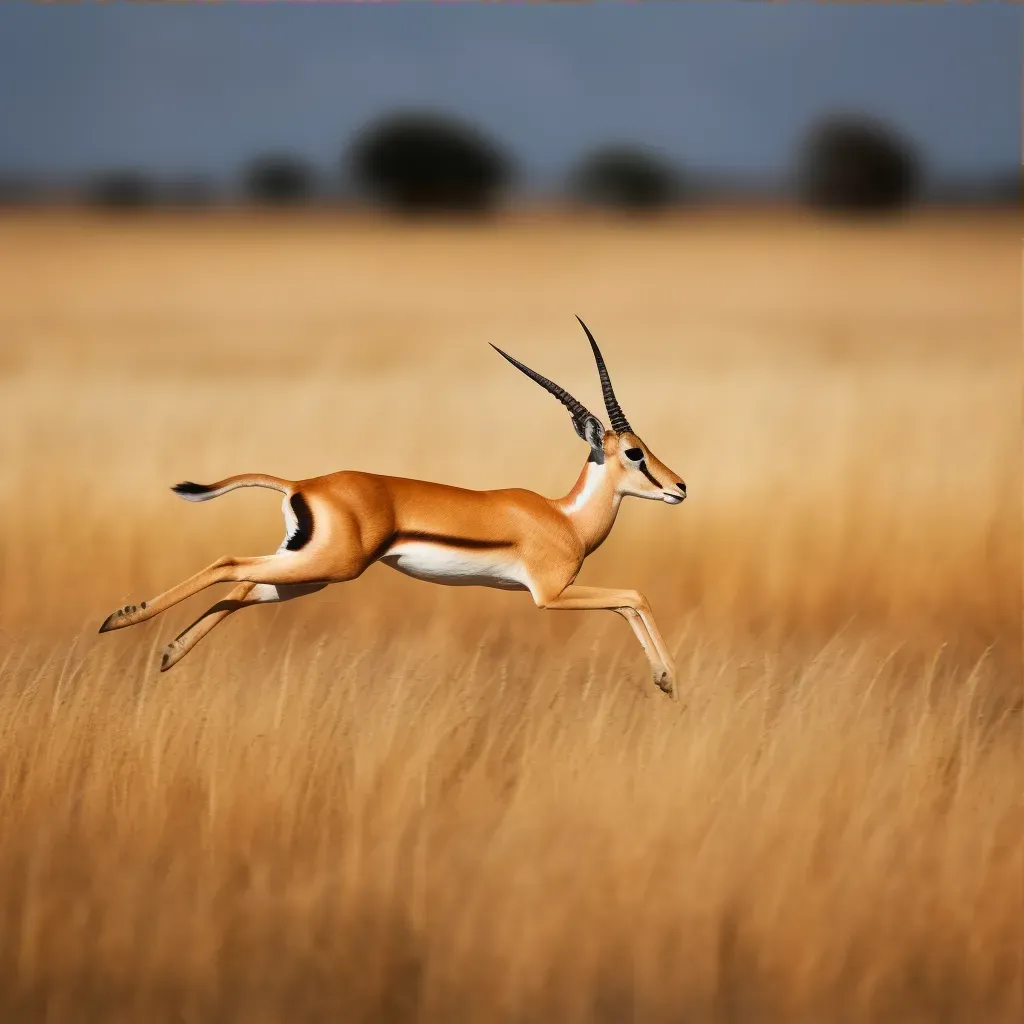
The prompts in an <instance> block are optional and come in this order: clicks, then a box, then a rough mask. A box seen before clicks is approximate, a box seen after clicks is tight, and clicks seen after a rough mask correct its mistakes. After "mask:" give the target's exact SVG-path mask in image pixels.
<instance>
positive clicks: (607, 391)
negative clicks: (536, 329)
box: [576, 317, 633, 434]
mask: <svg viewBox="0 0 1024 1024" xmlns="http://www.w3.org/2000/svg"><path fill="white" fill-rule="evenodd" d="M576 319H577V320H580V318H579V317H576ZM580 327H582V328H583V330H584V331H586V332H587V340H588V341H589V342H590V347H591V348H592V349H593V350H594V361H595V362H596V363H597V372H598V374H599V375H600V377H601V394H603V395H604V407H605V409H607V410H608V419H609V421H610V423H611V427H612V430H614V431H615V433H616V434H625V433H630V434H631V433H632V432H633V430H632V428H631V427H630V425H629V420H627V419H626V415H625V413H624V412H623V411H622V409H621V408H620V406H619V402H618V399H617V398H616V397H615V392H614V390H613V389H612V382H611V378H610V377H609V376H608V367H606V366H605V365H604V357H603V356H602V355H601V350H600V349H599V348H598V347H597V342H596V341H594V336H593V335H592V334H591V333H590V328H589V327H587V325H586V324H585V323H584V322H583V321H582V320H580Z"/></svg>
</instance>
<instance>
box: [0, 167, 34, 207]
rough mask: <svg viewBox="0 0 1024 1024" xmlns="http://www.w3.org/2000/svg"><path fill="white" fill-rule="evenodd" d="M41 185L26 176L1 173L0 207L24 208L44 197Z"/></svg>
mask: <svg viewBox="0 0 1024 1024" xmlns="http://www.w3.org/2000/svg"><path fill="white" fill-rule="evenodd" d="M43 192H44V190H43V188H42V187H41V185H40V183H38V182H36V181H34V180H33V179H32V178H31V177H29V176H28V175H25V174H12V173H5V172H0V206H22V205H26V204H28V203H33V202H36V201H37V200H39V199H40V198H41V197H42V195H43Z"/></svg>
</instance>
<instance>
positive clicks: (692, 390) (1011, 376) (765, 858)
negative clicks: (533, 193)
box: [0, 214, 1024, 1022]
mask: <svg viewBox="0 0 1024 1024" xmlns="http://www.w3.org/2000/svg"><path fill="white" fill-rule="evenodd" d="M1017 231H1018V228H1017V225H1016V224H1015V223H1014V222H1013V221H1011V220H1009V219H998V218H989V219H983V218H981V217H970V218H955V217H945V218H938V217H930V218H929V217H923V218H918V219H915V220H912V221H910V222H909V223H905V222H899V223H893V224H890V225H887V226H883V227H879V228H875V229H871V230H869V229H865V228H854V227H844V226H838V225H833V226H827V227H826V226H822V225H815V224H811V223H805V222H803V221H801V220H800V219H799V218H796V217H790V216H781V215H771V216H768V215H763V216H758V217H749V218H744V217H741V216H738V215H736V216H733V215H728V214H716V215H710V214H701V215H695V216H694V217H693V218H692V219H688V220H682V221H678V222H666V223H661V224H653V225H620V224H615V223H610V222H609V223H603V222H579V223H571V224H570V223H559V222H557V221H550V222H545V221H534V222H528V221H525V220H523V221H520V222H513V223H505V224H501V225H497V226H494V227H490V228H476V227H471V226H463V227H454V226H448V227H440V226H435V227H430V226H426V225H421V226H418V227H401V226H396V225H391V226H387V225H380V224H374V223H371V222H369V221H358V220H353V221H346V220H330V219H324V220H320V221H317V220H313V219H303V218H301V217H295V216H287V217H281V218H262V219H261V218H254V217H247V216H237V217H235V216H224V217H212V218H209V219H202V218H199V219H195V220H189V219H186V218H182V219H180V220H161V219H159V218H149V219H132V220H126V221H124V222H120V221H117V220H109V221H104V220H90V219H88V218H84V217H81V218H78V217H74V216H70V215H62V216H52V217H47V216H42V215H36V216H20V217H19V216H13V215H11V216H8V217H7V218H6V219H5V220H3V221H0V251H2V252H3V254H4V255H3V257H2V261H3V262H2V270H3V278H4V281H5V288H4V289H3V291H2V292H0V503H2V504H0V525H2V527H3V540H2V541H0V545H2V546H0V560H2V561H0V565H2V567H3V574H2V578H0V623H2V627H0V643H2V645H3V652H2V656H3V662H2V668H0V815H2V818H0V821H2V825H3V831H2V838H0V1017H2V1018H3V1020H4V1021H15V1020H20V1019H25V1020H37V1019H38V1020H41V1019H46V1020H48V1021H66V1020H75V1021H77V1020H86V1019H88V1020H99V1019H102V1020H118V1021H120V1020H145V1021H162V1020H174V1021H228V1020H231V1021H246V1022H261V1021H282V1020H288V1021H304V1020H309V1021H321V1020H345V1021H349V1020H403V1021H404V1020H424V1021H426V1020H429V1021H434V1020H444V1021H451V1020H479V1021H495V1020H510V1021H538V1020H545V1021H547V1020H550V1021H559V1022H561V1021H584V1020H587V1021H589V1020H595V1021H624V1020H636V1021H645V1022H646V1021H661V1020H666V1021H668V1020H673V1021H675V1020H679V1021H683V1020H685V1021H703V1020H721V1021H730V1022H748V1021H751V1022H753V1021H756V1022H769V1021H773V1020H786V1021H815V1022H820V1021H826V1020H827V1021H847V1020H848V1021H855V1020H856V1021H859V1020H868V1019H870V1020H873V1021H882V1020H884V1021H908V1022H909V1021H914V1022H916V1021H922V1022H923V1021H936V1020H942V1021H961V1020H962V1021H968V1020H970V1021H982V1020H984V1021H986V1022H997V1021H1003V1020H1006V1021H1010V1020H1015V1019H1019V1015H1020V1014H1021V1013H1022V1012H1024V999H1022V989H1021V986H1022V984H1024V980H1022V979H1024V925H1022V923H1021V922H1022V921H1024V842H1022V836H1024V804H1022V795H1021V794H1022V786H1021V778H1022V772H1024V756H1022V755H1024V745H1022V726H1021V717H1022V716H1021V708H1022V701H1021V695H1022V690H1021V593H1020V567H1021V537H1020V531H1021V503H1020V497H1021V492H1020V488H1021V466H1020V436H1019V431H1020V404H1019V401H1020V374H1019V366H1018V347H1019V322H1018V314H1017V305H1016V303H1017V297H1018V293H1019V280H1018V275H1019V244H1018V240H1017V237H1016V236H1017ZM574 312H579V313H581V314H582V315H583V316H584V317H585V318H586V319H587V320H588V322H589V323H590V324H591V326H592V327H593V328H594V330H595V332H596V333H597V336H598V338H599V339H601V340H602V343H603V344H604V347H605V352H606V355H607V357H608V359H609V362H610V364H611V368H612V371H613V374H614V375H615V379H616V383H617V387H618V390H619V392H620V397H621V398H622V401H623V405H624V406H625V408H626V411H627V413H628V415H629V416H630V418H631V420H632V421H633V423H634V424H635V425H636V427H637V428H638V430H639V431H640V433H641V434H642V436H643V437H644V438H645V440H647V441H648V442H649V443H650V444H651V446H652V447H653V448H654V450H655V451H656V452H657V453H658V454H659V455H660V456H661V457H662V458H664V459H665V461H666V462H668V464H669V465H671V466H673V467H674V468H677V469H679V470H680V471H681V472H682V473H683V475H684V476H685V478H686V480H687V483H688V485H689V488H690V491H691V495H692V499H691V500H690V501H688V502H687V503H686V504H685V505H683V506H681V507H680V508H678V509H672V508H668V507H665V506H660V505H656V504H654V503H641V502H633V503H627V505H626V506H624V508H623V511H622V513H621V514H620V518H619V523H618V525H617V527H616V530H615V531H614V532H613V534H612V536H611V538H610V539H609V541H608V542H607V544H606V545H605V547H604V548H602V550H601V551H599V552H598V553H597V554H596V555H595V556H594V558H593V559H592V561H591V562H588V565H587V566H586V567H585V569H584V572H583V574H582V576H581V582H585V583H586V582H592V583H605V584H609V585H623V586H632V587H637V588H639V589H641V590H643V591H644V592H645V593H647V595H648V597H649V598H650V599H651V602H652V604H653V606H654V610H655V614H656V615H657V617H658V619H659V622H660V624H661V626H662V629H663V631H664V632H665V634H666V637H667V638H668V640H669V643H670V644H671V646H672V647H673V648H674V649H675V650H676V651H677V658H678V661H679V664H680V673H681V676H682V679H681V686H682V691H683V693H684V694H685V697H686V702H687V703H686V707H685V708H681V707H680V706H679V705H674V704H672V703H670V702H669V701H668V700H666V699H665V698H663V697H662V696H661V695H660V694H658V693H656V692H655V691H653V689H652V687H651V686H650V683H649V681H648V678H647V672H646V667H645V663H644V660H643V656H642V654H641V652H640V651H639V649H638V648H637V647H636V646H635V643H634V641H633V638H632V636H631V634H630V632H629V630H628V629H627V627H626V625H625V624H624V623H623V622H621V620H619V619H617V618H615V617H613V616H602V615H596V614H580V615H569V614H564V615H560V616H558V615H549V614H546V613H541V612H537V611H535V610H534V609H533V608H532V607H531V606H530V604H529V602H528V600H525V599H523V598H518V597H516V596H515V595H508V594H500V593H491V592H487V591H478V590H449V589H444V588H437V587H433V588H432V587H428V586H426V585H425V584H421V583H417V582H415V581H412V580H408V579H405V578H403V577H401V576H398V575H397V574H394V573H390V572H389V571H388V570H386V569H384V568H381V567H374V569H372V570H371V571H370V572H368V573H367V575H366V577H364V578H363V579H362V580H359V581H357V582H356V583H354V584H352V585H348V586H345V587H337V588H332V589H331V590H329V591H327V592H325V593H324V594H321V595H317V596H315V597H311V598H307V599H305V600H303V601H299V602H295V603H294V604H291V605H288V606H284V607H280V608H261V609H257V610H254V611H248V612H244V613H242V614H240V615H238V616H236V617H234V618H233V619H232V620H231V621H230V622H229V623H227V624H225V625H224V626H223V627H221V628H219V629H218V630H217V631H216V632H215V633H214V634H213V635H212V636H211V637H210V638H209V639H208V640H206V641H204V642H203V644H202V645H201V646H200V647H199V648H198V649H197V650H196V652H195V653H194V654H192V655H190V656H189V657H188V658H187V659H186V660H185V661H184V662H182V664H181V665H180V666H178V667H177V668H175V669H174V670H173V671H172V672H171V673H169V674H167V675H164V676H161V675H159V674H158V673H157V672H156V661H157V659H156V652H157V650H158V649H159V647H160V646H161V645H162V644H163V643H165V642H166V641H167V639H169V638H170V637H171V636H173V635H174V633H175V632H177V630H178V629H179V628H180V627H181V626H182V625H183V624H184V623H185V622H187V621H189V620H190V616H192V615H194V614H195V613H196V612H197V611H198V610H199V609H200V608H201V607H205V605H206V604H207V603H209V601H207V600H206V599H205V598H200V599H196V601H195V602H193V603H192V604H190V606H189V607H188V608H183V609H176V610H175V611H173V612H170V613H168V615H167V616H164V617H162V618H161V619H159V620H157V621H156V622H155V623H151V624H149V625H147V626H143V627H139V628H137V629H133V630H127V631H125V632H122V633H116V634H113V635H110V636H103V637H98V636H96V635H95V629H96V627H97V625H98V624H99V622H100V621H101V620H102V619H103V617H104V616H105V615H106V614H107V613H108V612H109V611H110V610H111V609H113V608H115V607H117V606H119V605H122V604H124V603H125V602H126V601H135V602H137V601H139V600H141V599H143V598H145V597H147V596H152V594H154V593H156V592H158V591H159V590H162V589H164V588H165V587H166V586H168V585H169V584H170V583H173V582H175V581H177V580H178V579H180V578H183V577H184V576H186V575H188V574H190V573H191V572H193V571H194V570H195V569H197V568H199V567H201V566H202V565H204V564H207V563H208V562H210V561H211V560H212V559H213V558H215V557H216V556H217V555H220V554H224V553H229V552H230V553H236V554H249V553H255V552H261V551H269V550H272V549H273V548H274V547H276V545H277V543H278V542H279V540H280V535H281V521H280V514H279V512H278V510H277V499H276V498H275V497H274V496H272V495H269V494H266V493H257V492H240V493H237V494H233V495H231V496H228V497H225V498H223V499H220V500H219V501H217V502H213V503H211V504H209V505H202V506H187V505H184V504H181V503H180V502H178V501H177V500H176V499H174V498H173V496H172V495H171V494H170V492H169V491H168V490H167V485H168V484H169V483H172V482H173V481H175V480H177V479H181V478H192V479H200V480H202V479H204V478H207V477H217V476H223V475H226V474H228V473H232V472H241V471H248V470H260V471H266V472H272V473H278V474H281V475H285V476H291V477H302V476H308V475H312V474H315V473H319V472H326V471H329V470H332V469H337V468H342V467H352V468H366V469H377V470H380V471H383V472H397V473H406V474H411V475H418V476H424V477H427V478H433V479H441V480H446V481H451V482H456V483H463V484H467V485H470V486H503V485H508V484H519V485H525V486H532V487H534V488H535V489H538V490H540V491H542V492H544V493H549V494H553V493H557V492H559V491H562V492H564V491H565V490H567V489H568V487H569V486H570V485H571V483H572V481H573V480H574V479H575V475H576V472H577V471H578V468H579V464H580V463H581V461H582V458H583V455H584V454H585V453H584V452H583V451H582V450H581V445H580V444H579V442H578V441H577V440H575V439H574V435H573V433H572V431H571V429H570V426H569V424H568V421H567V419H566V417H565V415H564V413H563V412H562V411H561V410H559V409H558V407H557V406H556V405H555V403H553V402H552V401H551V400H550V399H549V398H546V397H545V396H544V395H543V394H542V393H541V392H540V391H539V390H537V389H536V388H533V387H532V386H531V385H529V384H528V382H526V381H525V380H523V379H522V378H520V377H518V375H516V374H515V373H514V371H512V370H511V369H510V368H509V367H507V366H506V365H505V364H504V363H502V362H501V360H499V359H498V358H497V357H496V356H494V354H493V353H492V352H491V351H490V349H488V348H487V347H486V345H485V344H484V343H485V342H486V341H494V342H495V343H496V344H499V345H501V346H502V347H506V348H508V349H509V350H511V351H512V352H514V353H515V354H517V355H519V356H521V357H522V358H523V359H525V360H526V361H527V362H529V363H531V364H533V365H536V366H537V367H538V368H539V369H541V370H543V371H544V372H545V373H548V374H549V375H551V376H553V377H554V378H555V379H556V380H558V381H559V382H560V383H562V384H564V385H565V386H566V387H568V388H570V389H571V390H573V391H574V392H576V393H577V394H578V396H579V397H580V398H581V399H583V400H584V401H588V402H592V403H596V401H597V396H598V394H599V392H598V390H597V387H596V381H595V379H594V374H593V371H592V369H591V367H590V365H589V364H588V359H589V357H588V354H587V349H586V346H585V344H584V343H583V339H582V336H581V335H580V332H579V330H578V328H577V327H576V325H575V321H573V319H572V314H573V313H574Z"/></svg>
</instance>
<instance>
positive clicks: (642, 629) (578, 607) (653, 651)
mask: <svg viewBox="0 0 1024 1024" xmlns="http://www.w3.org/2000/svg"><path fill="white" fill-rule="evenodd" d="M537 603H538V605H539V606H540V607H541V608H549V609H552V610H554V611H586V610H591V609H593V610H597V609H605V610H607V611H613V612H618V613H619V614H620V615H622V616H623V617H624V618H625V619H626V621H627V622H628V623H629V624H630V626H632V628H633V632H634V634H636V638H637V639H638V640H639V641H640V645H641V646H642V647H643V649H644V653H645V654H646V655H647V659H648V661H650V663H651V668H652V669H653V671H654V682H655V684H656V685H657V686H658V687H659V688H660V689H662V690H664V691H665V693H670V694H672V695H673V696H674V697H676V696H677V693H676V687H675V674H676V673H675V665H674V664H673V662H672V656H671V655H670V654H669V653H668V648H667V647H666V646H665V641H664V639H663V638H662V635H661V632H660V631H659V629H658V626H657V623H656V622H655V621H654V616H653V614H652V613H651V607H650V605H649V604H648V603H647V598H645V597H644V596H643V594H640V593H638V592H637V591H635V590H611V589H609V588H606V587H580V586H569V587H566V588H565V590H563V591H562V592H561V593H560V594H559V595H558V596H557V597H554V598H551V599H549V600H544V601H538V602H537Z"/></svg>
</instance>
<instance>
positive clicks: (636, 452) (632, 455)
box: [626, 448, 644, 462]
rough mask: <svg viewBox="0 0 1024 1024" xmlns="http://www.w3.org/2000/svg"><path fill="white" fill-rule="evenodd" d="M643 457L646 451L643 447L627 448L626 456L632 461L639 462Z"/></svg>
mask: <svg viewBox="0 0 1024 1024" xmlns="http://www.w3.org/2000/svg"><path fill="white" fill-rule="evenodd" d="M643 457H644V452H643V449H642V448H627V449H626V458H627V459H630V460H631V461H632V462H639V461H640V460H641V459H642V458H643Z"/></svg>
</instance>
